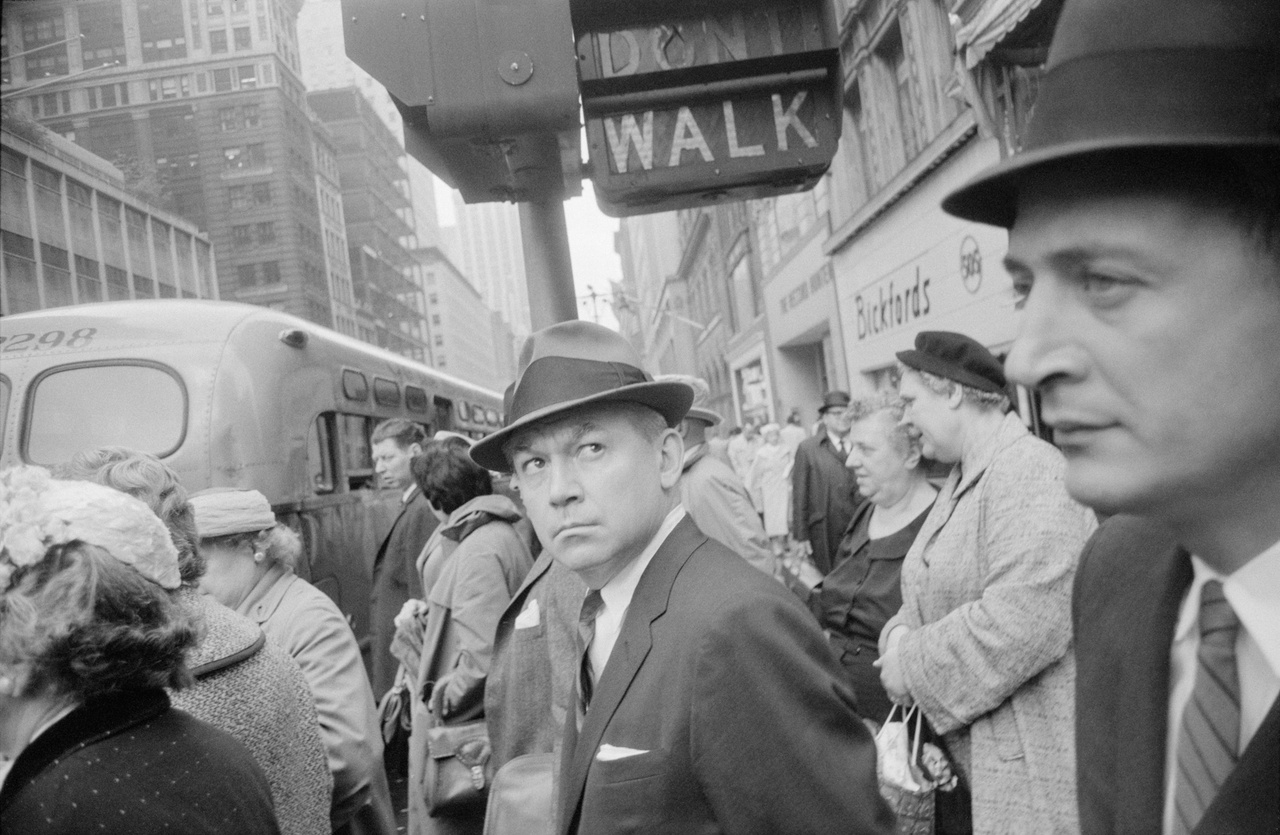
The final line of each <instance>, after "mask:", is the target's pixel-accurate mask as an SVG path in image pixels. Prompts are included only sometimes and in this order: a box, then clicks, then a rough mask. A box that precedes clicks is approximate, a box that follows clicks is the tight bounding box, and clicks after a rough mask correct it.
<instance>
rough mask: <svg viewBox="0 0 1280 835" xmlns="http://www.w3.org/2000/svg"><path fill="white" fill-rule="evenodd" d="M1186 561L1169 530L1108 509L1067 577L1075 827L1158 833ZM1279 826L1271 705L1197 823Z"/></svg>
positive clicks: (1238, 828) (1279, 754)
mask: <svg viewBox="0 0 1280 835" xmlns="http://www.w3.org/2000/svg"><path fill="white" fill-rule="evenodd" d="M1191 575H1192V571H1191V559H1190V557H1189V556H1188V555H1187V552H1186V551H1185V550H1183V549H1182V548H1180V547H1179V546H1178V545H1177V543H1176V542H1175V541H1174V539H1173V537H1172V536H1171V535H1170V533H1169V532H1168V531H1166V530H1165V529H1163V528H1162V527H1160V526H1159V525H1156V524H1154V523H1151V522H1148V521H1146V520H1141V519H1137V518H1135V517H1124V516H1117V517H1113V518H1111V519H1109V520H1107V522H1106V523H1105V524H1104V525H1103V526H1102V527H1101V528H1100V529H1099V530H1098V532H1097V533H1096V534H1095V535H1094V537H1093V538H1092V539H1091V540H1090V541H1089V543H1088V544H1087V545H1086V546H1085V550H1084V554H1083V555H1082V557H1081V562H1080V568H1079V572H1078V573H1077V575H1076V586H1075V595H1074V601H1073V606H1072V609H1073V611H1072V620H1073V622H1074V626H1075V636H1076V655H1077V679H1076V704H1077V706H1078V707H1077V712H1076V763H1077V765H1076V770H1077V776H1078V780H1079V796H1080V828H1081V832H1082V833H1084V835H1104V833H1106V834H1107V835H1110V834H1111V833H1153V834H1156V833H1159V832H1160V831H1161V825H1162V817H1163V815H1164V792H1165V740H1166V735H1167V732H1168V705H1169V655H1170V650H1171V647H1172V644H1173V630H1174V627H1175V625H1176V624H1177V620H1178V609H1179V607H1180V606H1181V604H1182V598H1183V596H1184V595H1185V593H1186V590H1187V587H1188V586H1190V585H1191ZM1195 832H1196V833H1198V835H1229V834H1230V833H1239V834H1240V835H1244V833H1275V832H1280V703H1277V704H1274V705H1272V707H1271V710H1270V712H1269V713H1268V714H1267V717H1266V719H1265V720H1264V721H1263V723H1262V726H1261V727H1260V728H1258V731H1257V733H1256V734H1255V735H1254V737H1253V740H1252V741H1251V742H1250V744H1249V747H1248V748H1247V749H1245V751H1244V752H1243V754H1242V755H1241V757H1240V761H1239V763H1238V764H1237V765H1236V769H1235V771H1234V772H1232V774H1231V776H1230V777H1229V778H1228V779H1227V782H1226V783H1224V784H1223V786H1222V788H1221V789H1220V791H1219V793H1218V797H1217V798H1216V799H1215V800H1214V801H1213V803H1212V804H1211V805H1210V806H1209V808H1208V810H1207V811H1206V812H1205V816H1204V818H1203V819H1202V820H1201V821H1200V824H1199V825H1198V826H1197V827H1196V829H1195Z"/></svg>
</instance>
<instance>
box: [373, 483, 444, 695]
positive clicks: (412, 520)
mask: <svg viewBox="0 0 1280 835" xmlns="http://www.w3.org/2000/svg"><path fill="white" fill-rule="evenodd" d="M436 524H437V520H436V515H435V514H434V513H432V512H431V505H430V503H428V502H427V500H426V497H424V496H423V495H422V491H421V490H420V489H418V486H417V485H416V484H415V485H414V486H413V489H412V492H411V493H410V494H409V500H408V501H402V502H401V504H400V513H399V514H398V515H397V516H396V518H395V521H394V522H392V523H391V530H390V531H388V533H387V535H386V537H385V538H384V539H383V540H382V545H381V546H379V548H378V555H377V556H376V557H375V558H374V561H373V592H372V597H371V599H370V602H369V635H370V638H371V640H372V645H371V647H370V659H369V660H370V664H369V683H370V684H371V685H372V686H373V695H374V697H375V698H379V699H380V698H382V694H383V693H386V692H387V691H388V690H390V689H391V686H392V685H393V684H395V680H396V673H397V671H398V670H399V669H400V662H399V661H398V660H397V659H396V657H395V656H393V655H392V654H391V640H392V639H393V638H395V636H396V625H395V620H396V615H398V614H400V609H401V608H402V607H403V606H404V604H405V601H407V600H409V599H410V598H414V599H416V600H421V599H422V598H423V593H422V579H421V577H420V576H419V574H418V569H417V565H416V563H417V559H418V554H420V553H422V546H424V545H426V544H427V539H428V538H429V537H430V536H431V532H432V531H434V530H435V528H436Z"/></svg>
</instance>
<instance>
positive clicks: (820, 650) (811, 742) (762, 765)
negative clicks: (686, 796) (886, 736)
mask: <svg viewBox="0 0 1280 835" xmlns="http://www.w3.org/2000/svg"><path fill="white" fill-rule="evenodd" d="M749 603H750V604H751V605H742V602H741V601H740V600H731V601H729V602H728V604H727V605H726V606H725V607H724V608H723V610H722V611H721V612H720V613H718V616H717V617H716V618H715V623H716V626H715V628H713V629H711V630H709V631H708V633H707V634H706V635H705V637H704V639H703V641H702V645H701V647H700V648H699V652H698V662H697V668H696V676H695V680H696V685H695V692H694V696H693V717H692V720H691V732H692V739H691V742H692V748H693V752H692V753H693V761H694V763H695V769H696V771H697V776H698V781H699V783H700V784H701V785H702V788H703V792H704V793H705V795H706V797H707V800H708V803H709V805H710V806H711V808H712V810H713V813H714V817H715V819H716V821H717V823H718V824H719V826H720V827H721V829H722V830H723V831H725V832H737V833H773V832H797V833H798V832H830V831H833V826H836V827H838V829H839V831H841V832H849V833H879V832H884V833H887V832H891V831H892V830H893V815H892V813H891V812H890V810H889V808H888V807H887V806H886V805H885V803H884V800H883V799H882V798H881V796H880V791H879V787H878V785H877V781H876V754H875V743H874V741H873V740H872V738H871V734H870V733H869V731H868V730H867V728H866V726H865V725H864V724H863V722H862V720H861V719H860V718H859V716H858V714H857V712H856V711H855V709H854V698H853V695H852V693H850V692H849V690H848V689H847V688H846V687H845V685H844V684H843V683H842V682H839V681H838V674H837V673H836V672H835V666H834V665H835V662H834V659H833V657H832V655H831V651H830V649H829V648H828V647H827V645H826V643H825V641H824V640H823V639H822V634H821V633H820V632H819V631H818V630H817V629H816V628H815V627H814V624H813V622H812V621H813V619H812V617H811V616H810V615H809V613H808V612H807V611H805V610H804V608H803V606H801V605H800V604H798V602H796V601H794V600H791V599H790V598H788V597H786V596H784V595H783V594H779V595H777V596H771V597H770V598H768V599H767V602H764V603H763V605H761V604H762V601H761V599H760V598H759V597H756V598H755V599H754V600H751V601H749ZM784 763H785V765H782V764H784ZM836 822H839V823H838V824H837V823H836Z"/></svg>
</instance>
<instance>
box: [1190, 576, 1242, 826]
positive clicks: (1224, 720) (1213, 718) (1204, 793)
mask: <svg viewBox="0 0 1280 835" xmlns="http://www.w3.org/2000/svg"><path fill="white" fill-rule="evenodd" d="M1239 631H1240V619H1239V618H1237V617H1236V613H1235V612H1234V611H1232V610H1231V604H1230V603H1228V602H1227V598H1226V597H1225V596H1224V595H1223V593H1222V583H1220V582H1218V581H1217V580H1210V581H1209V582H1207V583H1205V584H1204V589H1203V590H1202V591H1201V592H1200V648H1199V650H1198V651H1197V653H1196V678H1195V685H1194V687H1193V688H1192V691H1191V699H1190V700H1189V701H1188V702H1187V708H1186V710H1185V711H1183V714H1182V728H1181V731H1182V732H1181V734H1180V735H1179V737H1178V777H1177V781H1176V783H1175V784H1174V785H1175V786H1176V788H1175V790H1174V805H1175V812H1176V814H1175V822H1174V832H1175V833H1178V835H1185V833H1190V832H1191V831H1192V830H1193V829H1194V828H1195V826H1196V824H1197V823H1199V822H1200V818H1202V817H1203V816H1204V813H1205V810H1206V809H1208V808H1209V804H1210V803H1212V802H1213V799H1214V797H1216V796H1217V794H1218V789H1219V787H1221V786H1222V784H1223V782H1224V781H1225V780H1226V779H1227V776H1228V775H1230V774H1231V771H1232V770H1233V769H1234V768H1235V767H1236V749H1237V747H1238V745H1239V740H1240V677H1239V675H1238V674H1237V672H1236V634H1237V633H1238V632H1239Z"/></svg>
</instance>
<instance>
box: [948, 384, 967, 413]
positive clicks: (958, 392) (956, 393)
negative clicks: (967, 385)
mask: <svg viewBox="0 0 1280 835" xmlns="http://www.w3.org/2000/svg"><path fill="white" fill-rule="evenodd" d="M963 402H964V388H963V387H962V386H961V385H960V384H959V383H952V384H951V390H950V391H949V392H947V408H949V409H959V408H960V404H961V403H963Z"/></svg>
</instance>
